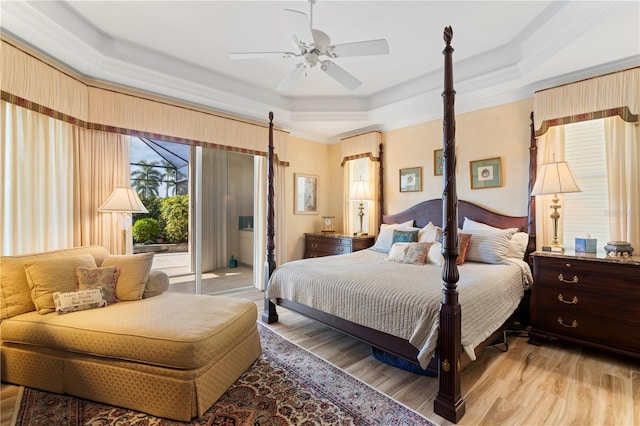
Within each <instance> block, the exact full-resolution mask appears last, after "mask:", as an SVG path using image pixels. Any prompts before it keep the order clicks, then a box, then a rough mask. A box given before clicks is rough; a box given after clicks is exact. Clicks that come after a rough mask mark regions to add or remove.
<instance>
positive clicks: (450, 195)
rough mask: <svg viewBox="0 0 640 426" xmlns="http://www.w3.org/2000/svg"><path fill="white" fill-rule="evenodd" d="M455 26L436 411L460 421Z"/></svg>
mask: <svg viewBox="0 0 640 426" xmlns="http://www.w3.org/2000/svg"><path fill="white" fill-rule="evenodd" d="M452 39H453V29H452V28H451V27H446V28H445V29H444V41H445V43H446V47H445V49H444V51H443V52H442V53H443V55H444V91H443V92H442V97H443V103H444V117H443V120H442V132H443V135H442V136H443V138H442V139H443V162H444V167H443V180H444V184H443V186H444V189H443V192H442V198H443V200H442V219H443V220H442V221H443V224H442V225H443V239H442V254H443V257H444V265H443V267H442V279H443V281H444V289H443V290H442V304H441V306H440V332H439V334H438V361H439V362H438V395H437V396H436V399H435V401H434V402H433V410H434V411H435V413H436V414H438V415H440V416H442V417H444V418H445V419H447V420H449V421H451V422H453V423H457V422H458V421H459V420H460V419H461V418H462V416H463V415H464V413H465V402H464V400H463V399H462V393H461V391H460V375H461V374H460V370H461V363H460V357H461V352H462V345H461V338H462V331H461V329H462V311H461V309H460V303H459V302H458V288H457V287H458V285H457V282H458V279H459V278H460V275H459V273H458V265H457V264H456V259H457V257H458V194H457V190H456V123H455V111H454V103H455V94H456V92H455V90H454V89H453V51H454V49H453V47H451V40H452Z"/></svg>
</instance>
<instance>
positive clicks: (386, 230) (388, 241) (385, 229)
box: [371, 220, 413, 253]
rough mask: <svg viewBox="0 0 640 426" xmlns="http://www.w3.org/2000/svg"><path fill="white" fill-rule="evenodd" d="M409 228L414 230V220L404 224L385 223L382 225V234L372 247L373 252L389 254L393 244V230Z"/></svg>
mask: <svg viewBox="0 0 640 426" xmlns="http://www.w3.org/2000/svg"><path fill="white" fill-rule="evenodd" d="M409 228H413V221H412V220H409V221H407V222H403V223H393V224H386V223H383V224H382V225H380V233H379V234H378V237H377V238H376V243H375V244H374V245H373V246H372V247H371V250H373V251H378V252H380V253H389V250H390V249H391V245H392V244H393V230H394V229H409Z"/></svg>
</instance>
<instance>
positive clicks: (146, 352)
mask: <svg viewBox="0 0 640 426" xmlns="http://www.w3.org/2000/svg"><path fill="white" fill-rule="evenodd" d="M255 321H256V307H255V304H254V303H252V302H248V301H242V300H238V299H234V298H231V297H226V296H207V297H203V296H201V295H193V294H179V293H166V294H162V295H160V296H156V297H151V298H149V299H142V300H137V301H132V302H118V303H115V304H113V305H109V306H107V307H105V308H98V309H91V310H86V311H79V312H72V313H69V314H64V315H58V314H56V313H51V314H46V315H40V314H38V313H37V312H35V311H34V312H29V313H26V314H21V315H18V316H15V317H13V318H9V319H6V320H3V321H2V323H0V332H1V334H0V335H1V336H2V341H3V342H10V343H18V344H26V345H35V346H42V347H47V348H52V349H58V350H64V351H70V352H75V353H80V354H87V355H95V356H100V357H105V358H114V359H118V360H125V361H133V362H140V363H144V364H150V365H155V366H161V367H168V368H177V369H196V368H199V367H202V366H205V365H207V364H210V363H212V362H216V361H217V360H219V359H220V358H222V357H223V356H224V355H226V354H227V353H228V351H229V345H234V344H235V342H236V341H237V340H238V338H239V336H244V335H246V334H248V333H249V332H251V331H254V330H255V327H256V326H255Z"/></svg>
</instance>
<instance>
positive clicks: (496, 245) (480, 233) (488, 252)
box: [467, 228, 516, 263]
mask: <svg viewBox="0 0 640 426" xmlns="http://www.w3.org/2000/svg"><path fill="white" fill-rule="evenodd" d="M515 231H516V230H515V228H511V229H503V230H492V229H478V230H473V231H468V232H471V243H470V244H469V249H468V251H467V260H469V261H471V262H480V263H505V262H506V260H507V252H508V251H509V242H510V241H511V237H513V234H515V233H516V232H515Z"/></svg>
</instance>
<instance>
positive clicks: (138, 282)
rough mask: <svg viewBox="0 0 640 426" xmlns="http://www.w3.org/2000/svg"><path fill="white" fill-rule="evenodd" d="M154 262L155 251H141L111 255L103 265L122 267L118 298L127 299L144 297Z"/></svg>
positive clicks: (117, 292)
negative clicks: (138, 252)
mask: <svg viewBox="0 0 640 426" xmlns="http://www.w3.org/2000/svg"><path fill="white" fill-rule="evenodd" d="M152 264H153V253H140V254H130V255H116V256H109V257H107V258H106V259H105V260H104V262H102V265H101V266H118V267H120V276H119V277H118V285H117V286H116V298H117V299H118V300H120V301H125V300H140V299H142V294H143V293H144V288H145V286H146V285H147V280H148V279H149V271H151V266H152Z"/></svg>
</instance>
